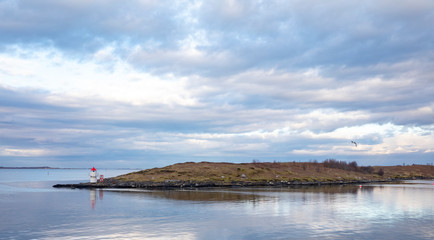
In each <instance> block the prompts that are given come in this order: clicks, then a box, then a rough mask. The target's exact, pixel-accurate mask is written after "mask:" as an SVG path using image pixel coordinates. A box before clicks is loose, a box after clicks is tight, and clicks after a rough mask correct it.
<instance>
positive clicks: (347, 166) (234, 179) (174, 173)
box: [54, 160, 434, 189]
mask: <svg viewBox="0 0 434 240" xmlns="http://www.w3.org/2000/svg"><path fill="white" fill-rule="evenodd" d="M433 178H434V166H432V165H406V166H361V167H359V166H357V163H356V162H351V163H347V162H343V161H336V160H327V161H324V162H322V163H318V162H253V163H225V162H222V163H216V162H199V163H194V162H186V163H178V164H174V165H170V166H167V167H163V168H152V169H147V170H142V171H138V172H132V173H128V174H124V175H120V176H117V177H114V178H107V179H104V182H102V183H81V184H64V185H60V184H59V185H55V186H54V187H72V188H148V189H154V188H198V187H237V186H239V187H243V186H290V185H322V184H350V183H370V182H389V181H397V180H407V179H433Z"/></svg>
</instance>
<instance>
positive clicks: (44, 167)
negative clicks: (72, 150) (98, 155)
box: [0, 166, 140, 170]
mask: <svg viewBox="0 0 434 240" xmlns="http://www.w3.org/2000/svg"><path fill="white" fill-rule="evenodd" d="M0 169H48V170H49V169H54V170H55V169H71V170H88V169H90V168H59V167H46V166H43V167H0ZM101 170H140V168H101Z"/></svg>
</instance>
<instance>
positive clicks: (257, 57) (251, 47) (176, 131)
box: [0, 0, 434, 168]
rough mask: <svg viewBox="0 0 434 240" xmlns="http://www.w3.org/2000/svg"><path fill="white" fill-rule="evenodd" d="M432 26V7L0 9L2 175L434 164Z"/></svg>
mask: <svg viewBox="0 0 434 240" xmlns="http://www.w3.org/2000/svg"><path fill="white" fill-rule="evenodd" d="M433 22H434V1H431V0H402V1H394V0H366V1H348V0H329V1H321V0H288V1H286V0H285V1H274V0H267V1H235V0H227V1H226V0H219V1H212V0H206V1H153V0H137V1H115V0H106V1H100V0H93V1H87V0H65V1H58V0H39V1H31V0H28V1H25V0H0V166H51V167H92V166H95V167H101V168H110V167H126V168H151V167H160V166H166V165H169V164H174V163H178V162H187V161H193V162H199V161H214V162H237V163H242V162H252V161H253V160H255V161H280V162H287V161H291V162H292V161H313V160H318V161H323V160H325V159H337V160H340V161H348V162H349V161H357V163H358V164H359V165H402V164H432V163H433V162H434V27H433V25H432V23H433ZM351 141H354V142H356V143H357V146H356V145H355V144H353V143H351Z"/></svg>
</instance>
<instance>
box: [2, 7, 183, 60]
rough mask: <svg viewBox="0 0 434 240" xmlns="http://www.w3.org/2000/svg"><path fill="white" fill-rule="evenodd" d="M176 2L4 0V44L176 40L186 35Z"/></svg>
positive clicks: (73, 46)
mask: <svg viewBox="0 0 434 240" xmlns="http://www.w3.org/2000/svg"><path fill="white" fill-rule="evenodd" d="M176 5H177V4H167V5H166V4H164V3H161V2H153V1H149V2H146V3H145V2H144V1H133V2H119V1H92V2H88V1H52V0H44V1H25V0H23V1H3V2H2V3H0V16H1V21H2V23H1V24H0V31H1V32H2V34H1V37H0V42H2V43H3V44H19V43H22V44H31V45H36V46H41V47H44V46H46V45H48V46H54V47H58V48H60V49H62V50H65V51H80V53H81V54H84V55H86V51H87V52H88V51H91V52H92V51H95V50H97V49H99V48H100V47H102V46H103V45H105V44H110V43H112V42H117V43H123V42H131V43H132V44H133V45H134V44H145V45H146V44H148V43H153V44H154V45H158V46H160V47H170V46H174V45H175V46H176V41H175V42H174V41H172V40H173V39H178V38H180V36H182V35H183V33H182V30H183V29H184V28H183V27H182V26H181V27H180V26H179V25H181V24H182V21H178V20H177V19H176V15H177V11H176Z"/></svg>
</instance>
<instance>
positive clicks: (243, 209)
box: [0, 183, 434, 239]
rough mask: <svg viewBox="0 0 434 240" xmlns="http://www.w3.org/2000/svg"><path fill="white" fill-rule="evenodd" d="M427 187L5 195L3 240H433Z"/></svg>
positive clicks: (431, 194) (0, 213)
mask: <svg viewBox="0 0 434 240" xmlns="http://www.w3.org/2000/svg"><path fill="white" fill-rule="evenodd" d="M430 184H431V183H430ZM428 186H429V187H427V185H426V184H425V185H421V184H395V185H388V184H387V185H386V184H383V185H364V186H362V187H361V188H360V187H359V186H357V185H346V186H322V187H298V188H228V189H202V190H172V191H149V190H148V191H147V190H138V189H133V190H129V191H118V190H114V189H109V190H106V189H104V190H79V189H75V190H71V189H68V190H62V191H51V192H26V193H23V192H19V193H16V194H0V204H1V206H2V207H1V208H0V239H89V238H92V239H434V232H433V231H432V223H433V219H434V206H433V202H432V199H434V186H432V185H428ZM89 203H90V204H89ZM89 205H90V206H89ZM90 208H92V209H93V210H90Z"/></svg>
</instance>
